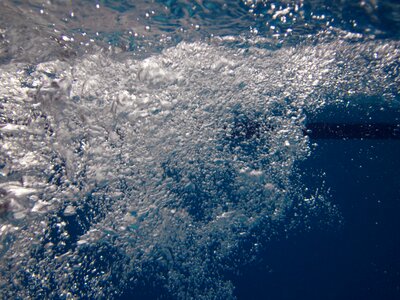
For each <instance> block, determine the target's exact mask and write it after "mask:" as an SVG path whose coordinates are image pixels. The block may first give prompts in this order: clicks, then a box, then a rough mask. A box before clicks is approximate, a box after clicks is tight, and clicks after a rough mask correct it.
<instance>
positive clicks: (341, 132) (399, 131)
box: [304, 123, 400, 140]
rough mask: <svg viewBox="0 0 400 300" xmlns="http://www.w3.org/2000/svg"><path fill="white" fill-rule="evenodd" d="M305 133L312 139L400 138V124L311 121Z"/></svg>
mask: <svg viewBox="0 0 400 300" xmlns="http://www.w3.org/2000/svg"><path fill="white" fill-rule="evenodd" d="M304 133H305V134H306V135H308V136H309V137H310V138H311V139H343V140H345V139H396V140H398V139H400V124H387V123H369V124H368V123H367V124H365V123H363V124H349V123H346V124H345V123H309V124H307V125H306V129H305V130H304Z"/></svg>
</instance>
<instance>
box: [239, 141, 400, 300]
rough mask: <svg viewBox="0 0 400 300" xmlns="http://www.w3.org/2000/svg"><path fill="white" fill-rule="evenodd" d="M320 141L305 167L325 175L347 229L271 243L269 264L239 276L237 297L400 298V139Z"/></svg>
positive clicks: (267, 256)
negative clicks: (399, 214) (399, 212)
mask: <svg viewBox="0 0 400 300" xmlns="http://www.w3.org/2000/svg"><path fill="white" fill-rule="evenodd" d="M317 143H318V147H317V148H316V150H314V152H313V155H312V156H311V157H310V158H309V159H308V160H307V161H306V162H305V163H304V165H303V167H304V168H305V170H307V172H309V174H316V173H318V172H317V170H319V171H320V172H325V173H326V176H324V178H325V181H326V184H327V186H329V187H330V188H331V191H330V195H331V197H332V203H334V204H335V205H337V207H338V208H339V210H340V212H341V214H342V216H343V224H342V225H341V226H339V227H334V228H323V229H322V228H321V227H320V226H319V225H318V224H316V223H315V222H314V224H313V223H311V224H310V225H311V226H312V227H313V229H311V230H310V231H308V232H298V233H294V234H293V236H290V237H289V238H288V239H284V240H280V241H275V242H272V243H270V244H269V245H268V246H267V247H266V248H267V249H266V250H265V255H264V259H265V264H261V265H257V266H251V267H249V268H246V269H245V270H244V271H243V272H244V274H243V275H242V276H240V277H239V278H238V289H237V295H238V298H239V299H399V297H400V258H399V253H400V234H399V231H398V229H399V228H400V219H399V217H398V211H399V208H400V158H399V155H398V154H399V153H400V142H399V141H391V140H375V141H371V140H364V141H360V140H347V141H343V140H323V141H322V140H318V141H317ZM307 180H308V184H310V185H312V184H313V181H319V180H320V178H315V177H314V176H309V178H308V179H307ZM318 227H319V228H318Z"/></svg>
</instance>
